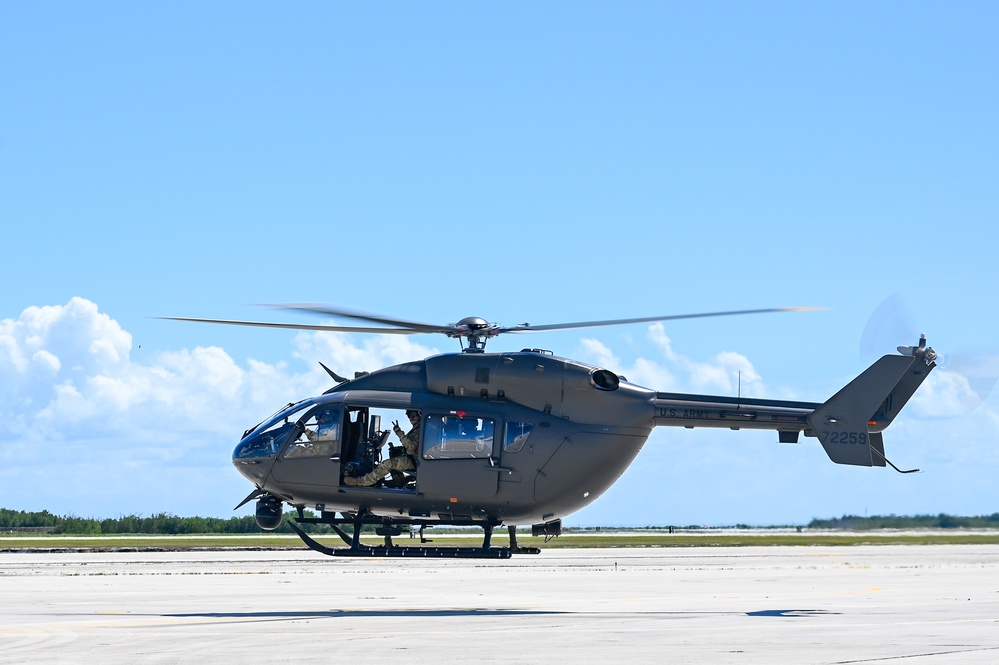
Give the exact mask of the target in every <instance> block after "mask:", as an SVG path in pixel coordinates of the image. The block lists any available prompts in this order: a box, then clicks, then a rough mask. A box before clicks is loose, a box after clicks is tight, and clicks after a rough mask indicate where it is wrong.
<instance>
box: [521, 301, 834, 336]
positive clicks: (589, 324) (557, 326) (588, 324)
mask: <svg viewBox="0 0 999 665" xmlns="http://www.w3.org/2000/svg"><path fill="white" fill-rule="evenodd" d="M815 309H822V308H821V307H771V308H768V309H742V310H736V311H732V312H706V313H704V314H670V315H668V316H646V317H642V318H639V319H610V320H607V321H578V322H576V323H551V324H548V325H541V326H532V325H530V324H521V325H519V326H511V327H510V328H506V329H504V330H503V332H537V331H542V330H567V329H570V328H595V327H597V326H619V325H624V324H628V323H652V322H653V321H673V320H675V319H701V318H706V317H709V316H737V315H741V314H764V313H767V312H802V311H808V310H815Z"/></svg>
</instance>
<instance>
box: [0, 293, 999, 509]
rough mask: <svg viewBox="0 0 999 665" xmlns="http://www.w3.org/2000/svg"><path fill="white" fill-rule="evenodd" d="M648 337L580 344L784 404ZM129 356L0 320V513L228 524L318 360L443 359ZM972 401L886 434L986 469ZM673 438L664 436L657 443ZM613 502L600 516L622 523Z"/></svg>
mask: <svg viewBox="0 0 999 665" xmlns="http://www.w3.org/2000/svg"><path fill="white" fill-rule="evenodd" d="M647 330H648V339H649V340H650V342H651V346H650V347H647V349H648V351H649V352H648V353H646V354H645V355H644V356H640V357H635V358H631V359H622V358H620V357H618V356H617V355H616V354H615V352H614V350H612V349H611V348H609V347H608V346H606V345H605V344H603V343H602V342H600V341H598V340H596V339H592V338H585V339H582V340H581V341H580V346H579V348H578V349H577V352H576V354H575V355H576V357H578V358H579V359H580V360H582V361H584V362H588V363H592V364H595V365H599V366H603V367H607V368H609V369H612V370H614V371H616V372H619V373H621V374H623V375H625V376H626V377H627V378H628V379H629V380H630V381H632V382H635V383H638V384H640V385H644V386H648V387H651V388H654V389H657V390H662V391H684V392H695V393H718V394H728V395H731V394H735V393H736V391H739V390H741V392H742V394H743V395H746V396H770V397H773V396H775V395H781V394H784V393H786V392H787V391H786V390H784V389H782V388H781V387H779V386H777V387H768V386H767V385H765V384H764V382H763V379H762V377H761V376H760V374H759V373H758V372H757V370H756V369H755V368H754V366H753V364H752V362H751V361H750V360H749V359H748V358H747V357H746V356H744V355H742V354H740V353H737V352H735V351H723V352H720V353H718V354H715V355H714V356H713V357H710V358H707V359H702V360H698V359H692V358H689V357H686V356H685V355H683V354H682V353H680V352H678V351H677V350H676V349H674V348H673V345H672V342H671V340H670V339H669V337H667V336H666V334H665V332H664V328H663V326H662V324H658V323H657V324H653V325H651V326H649V328H648V329H647ZM131 352H132V336H131V335H130V334H129V333H128V332H127V331H126V330H123V329H122V327H121V326H120V325H119V324H118V323H117V322H116V321H115V320H114V319H112V318H111V317H110V316H109V315H108V314H106V313H103V312H101V311H100V310H99V308H98V306H97V305H96V304H95V303H93V302H91V301H89V300H86V299H84V298H79V297H77V298H73V299H72V300H70V301H69V302H68V303H67V304H65V305H58V306H44V307H29V308H28V309H26V310H24V311H23V312H22V313H21V315H20V316H19V317H17V318H16V319H5V320H3V321H0V375H2V377H3V382H2V384H0V416H2V418H0V463H2V467H0V483H2V486H3V488H4V489H3V497H2V500H0V505H2V506H4V507H8V508H18V509H26V510H41V509H49V510H53V511H55V512H60V513H72V514H78V515H83V516H95V517H104V516H113V515H118V514H127V513H134V512H138V513H143V514H149V513H153V512H160V511H166V512H174V513H177V514H191V515H193V514H203V515H224V514H226V511H227V510H228V509H229V508H230V507H231V506H232V505H235V503H236V502H237V501H238V500H239V499H240V498H242V496H243V495H245V494H246V493H247V492H248V491H249V490H250V489H252V488H250V487H249V486H248V485H247V483H246V482H245V481H244V480H243V479H242V478H241V477H239V475H238V474H237V473H236V472H235V470H234V469H232V467H231V465H230V463H229V453H230V451H231V449H232V447H233V446H234V445H235V444H236V441H237V438H238V436H239V434H240V433H241V432H243V430H244V429H246V428H247V427H249V426H251V425H252V424H254V423H256V422H259V421H260V420H261V419H263V418H264V417H265V416H266V415H267V414H269V413H272V412H273V411H275V410H276V409H277V408H278V407H280V406H281V405H283V404H286V403H288V402H290V401H293V400H297V399H301V398H303V397H306V396H309V395H314V394H318V393H320V392H322V391H324V390H326V389H327V388H329V387H330V385H331V380H330V378H329V377H328V376H327V375H326V374H325V372H323V370H322V369H321V368H319V366H318V364H317V363H316V362H315V361H316V360H323V362H326V363H327V364H328V365H330V366H331V367H334V368H358V367H363V368H376V367H383V366H387V365H392V364H397V363H401V362H406V361H410V360H415V359H419V358H423V357H426V356H428V355H432V354H435V353H439V351H438V350H437V349H434V348H431V347H425V346H421V345H419V344H416V343H414V342H413V341H412V339H411V338H406V337H399V336H388V335H386V336H371V337H366V338H357V337H354V336H351V335H344V334H333V333H312V332H303V333H300V334H298V335H296V336H295V337H294V338H293V342H292V346H291V348H290V349H289V354H288V356H289V359H288V360H287V361H281V362H278V363H273V364H271V363H265V362H261V361H257V360H253V359H249V360H247V361H246V362H245V363H244V364H243V365H240V364H239V363H237V362H235V361H234V360H233V358H232V357H231V356H230V355H229V354H228V353H226V351H225V350H224V349H222V348H219V347H215V346H209V347H196V348H193V349H169V350H161V351H158V352H154V353H153V354H152V355H151V356H148V359H144V360H143V361H142V362H137V361H135V360H133V359H132V358H131ZM143 357H144V358H147V356H143ZM967 391H968V387H967V382H966V381H963V380H962V377H961V376H960V375H956V374H954V373H948V372H947V371H939V370H938V371H937V372H934V374H933V375H931V377H930V379H929V380H928V381H927V383H926V384H925V385H924V386H923V387H922V389H921V390H920V391H919V392H918V393H917V394H916V397H915V398H914V399H913V403H912V404H911V405H910V407H909V408H908V409H907V411H906V414H907V415H908V416H912V417H911V418H908V419H907V421H906V422H900V423H899V424H898V425H897V426H896V427H895V428H893V431H892V432H890V434H891V435H892V437H895V436H898V435H904V436H905V437H906V440H909V441H913V442H915V450H918V449H919V446H920V445H922V444H920V443H919V442H920V441H923V442H925V449H926V451H927V452H926V453H925V455H924V457H925V456H927V455H928V456H931V457H937V458H938V459H937V461H939V463H940V464H944V465H945V464H954V463H957V462H958V461H959V460H964V461H965V462H966V463H967V462H971V463H974V461H975V460H978V464H979V465H980V464H981V454H982V452H981V451H982V450H983V447H984V444H983V443H980V442H983V441H987V440H994V438H995V434H996V432H997V431H999V417H997V416H996V414H995V413H994V412H993V411H991V410H989V409H986V408H980V409H979V410H978V411H976V413H975V414H974V417H973V418H972V417H969V418H965V419H963V420H960V421H940V422H939V423H936V424H934V421H933V419H934V418H936V419H939V418H940V417H942V416H948V415H953V414H954V413H956V412H959V411H961V409H962V408H963V407H962V404H965V403H966V399H967V395H966V393H967ZM949 422H958V423H959V424H960V430H959V431H960V432H961V433H963V435H962V436H960V439H961V440H960V441H959V442H957V443H958V445H959V448H958V447H957V446H955V450H960V456H959V457H955V455H954V454H952V453H948V454H943V452H942V450H941V448H940V447H939V446H935V445H934V444H935V443H938V442H939V441H940V440H941V438H946V437H949V436H956V435H955V433H954V426H953V425H948V424H947V423H949ZM941 423H943V424H941ZM662 436H665V435H660V432H659V431H658V430H657V433H656V435H654V437H653V444H650V445H654V442H655V440H656V439H657V438H662ZM735 436H737V437H738V436H746V434H745V433H739V434H736V435H735ZM891 440H892V439H891V438H889V442H891ZM726 441H727V439H726ZM771 448H773V446H771V445H770V444H769V443H768V444H767V448H766V449H765V451H764V452H761V450H764V449H762V448H761V449H756V448H753V447H752V446H750V447H748V448H744V447H741V446H740V445H738V444H736V445H732V446H731V447H729V448H726V449H725V451H724V452H723V453H719V452H717V451H716V452H712V451H711V450H710V449H709V448H702V449H700V450H697V451H696V452H695V451H685V452H684V454H685V455H688V454H689V455H693V456H692V457H690V458H689V459H688V458H682V459H678V458H676V457H673V456H666V457H662V451H659V452H657V453H656V456H655V457H653V458H646V457H645V453H643V458H645V459H653V460H654V464H657V465H658V464H661V465H665V466H664V467H662V468H672V467H673V466H675V465H676V464H677V463H678V462H682V463H683V464H686V465H694V466H695V467H696V465H697V464H698V463H700V462H701V461H703V460H706V459H712V460H713V463H715V464H721V465H724V464H727V463H728V462H730V461H731V460H739V459H743V457H745V458H746V459H747V460H749V459H752V461H751V462H750V463H753V464H759V460H757V459H756V457H757V456H759V455H761V454H763V455H768V454H771V453H770V452H769V451H770V449H771ZM912 449H913V446H912V444H910V445H909V447H908V450H912ZM894 450H896V451H897V450H898V449H897V448H896V449H894ZM891 451H892V448H889V452H891ZM643 458H640V459H639V464H642V459H643ZM645 472H647V469H642V470H640V471H638V472H636V473H645ZM631 473H632V472H631V471H629V474H631ZM627 477H628V476H627V474H626V478H627ZM643 486H644V481H643ZM625 491H627V490H625ZM636 491H637V490H636ZM690 491H691V490H689V489H688V494H689V492H690ZM613 492H614V491H613V490H612V494H610V495H609V496H612V495H613ZM612 501H613V499H610V500H604V503H601V502H600V501H598V502H597V504H595V505H605V506H606V510H607V511H608V513H613V512H614V511H615V510H616V507H615V506H614V505H613V503H612ZM627 501H628V502H634V501H635V497H631V496H630V495H629V496H628V497H627ZM648 509H649V510H652V511H654V510H656V508H655V507H654V506H651V507H649V508H648ZM719 510H724V508H719ZM594 515H601V513H594ZM595 519H599V520H604V519H605V518H604V517H602V516H601V517H598V518H595ZM640 521H641V520H640ZM605 523H606V522H605Z"/></svg>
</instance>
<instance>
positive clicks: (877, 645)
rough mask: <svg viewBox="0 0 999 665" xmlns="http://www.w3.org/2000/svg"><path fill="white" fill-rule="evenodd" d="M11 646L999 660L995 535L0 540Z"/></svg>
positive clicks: (102, 658) (369, 655)
mask: <svg viewBox="0 0 999 665" xmlns="http://www.w3.org/2000/svg"><path fill="white" fill-rule="evenodd" d="M0 621H2V623H0V663H111V664H116V663H122V664H124V663H129V664H133V663H230V662H242V663H246V662H260V663H296V664H301V663H306V662H331V661H335V662H337V663H406V664H410V663H435V664H437V663H466V662H467V663H473V662H474V663H483V662H485V663H491V662H502V663H553V662H563V663H566V664H567V665H568V664H569V663H573V664H575V663H602V664H605V665H606V664H607V663H618V662H625V661H628V662H635V663H653V662H654V663H740V664H745V663H781V662H783V663H788V664H791V663H823V664H833V663H882V662H891V663H893V664H895V663H905V664H907V665H908V664H915V663H940V664H943V663H947V664H948V665H950V664H952V663H994V662H999V546H994V545H984V546H978V545H964V546H961V545H926V546H897V545H882V546H857V547H841V548H836V547H747V548H683V549H596V550H586V549H576V550H554V549H551V550H546V551H544V552H542V553H541V554H540V555H535V556H519V557H514V558H513V559H511V560H509V561H474V560H471V561H468V560H466V561H456V560H429V559H419V560H416V559H392V560H373V559H339V558H338V559H330V558H326V557H322V556H321V555H318V554H316V553H314V552H311V551H308V550H302V551H293V552H286V551H224V552H214V551H213V552H207V551H206V552H179V553H178V552H152V553H150V552H121V553H47V554H20V553H0Z"/></svg>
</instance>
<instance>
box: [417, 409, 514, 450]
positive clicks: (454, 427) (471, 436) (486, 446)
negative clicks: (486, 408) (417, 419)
mask: <svg viewBox="0 0 999 665" xmlns="http://www.w3.org/2000/svg"><path fill="white" fill-rule="evenodd" d="M495 427H496V425H495V423H494V421H493V420H492V419H491V418H476V417H475V416H467V415H464V414H462V413H457V414H450V415H446V416H436V415H431V416H428V417H427V420H426V424H425V428H426V430H425V433H424V435H423V459H477V458H486V457H490V456H492V454H493V432H494V430H495Z"/></svg>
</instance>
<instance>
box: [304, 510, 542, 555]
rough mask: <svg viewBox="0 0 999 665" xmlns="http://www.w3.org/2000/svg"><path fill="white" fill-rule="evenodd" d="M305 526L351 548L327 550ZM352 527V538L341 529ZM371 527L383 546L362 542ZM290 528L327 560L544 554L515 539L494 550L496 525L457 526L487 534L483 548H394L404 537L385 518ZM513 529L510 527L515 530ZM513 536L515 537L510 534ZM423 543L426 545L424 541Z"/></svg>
mask: <svg viewBox="0 0 999 665" xmlns="http://www.w3.org/2000/svg"><path fill="white" fill-rule="evenodd" d="M296 522H297V523H304V524H328V525H329V526H330V527H331V528H332V529H333V531H334V532H335V533H336V534H337V535H338V536H340V538H341V540H343V541H344V542H345V543H346V544H347V545H348V547H328V546H326V545H323V544H322V543H320V542H318V541H317V540H315V539H314V538H312V537H311V536H309V534H307V533H305V531H303V530H302V528H301V527H299V526H298V524H297V523H296ZM341 524H343V525H346V524H349V525H351V526H353V535H348V534H347V533H346V532H345V531H344V530H343V529H341V528H340V525H341ZM368 524H376V525H379V526H380V528H379V529H377V530H376V533H378V534H379V535H382V536H384V538H385V544H384V545H377V546H372V545H365V544H364V543H362V542H361V538H360V534H361V528H362V527H363V526H365V525H368ZM402 524H412V525H419V526H421V527H423V526H426V523H425V522H418V521H408V520H407V521H403V522H402ZM288 525H289V526H290V527H291V528H292V529H293V530H294V531H295V533H297V534H298V536H299V538H301V539H302V542H304V543H305V544H306V545H307V546H308V547H309V549H311V550H314V551H316V552H319V553H321V554H325V555H327V556H346V557H375V558H381V557H410V558H412V557H424V558H450V559H509V558H510V557H511V556H512V555H513V554H514V553H515V552H516V553H518V554H539V553H540V552H541V550H540V549H539V548H537V547H518V546H517V545H516V540H515V538H516V537H515V535H514V536H513V540H512V541H511V547H491V546H490V544H489V542H490V539H491V537H492V530H493V527H494V526H496V524H494V523H491V522H486V523H483V522H469V523H465V522H461V523H456V524H454V526H480V527H482V528H483V529H484V530H485V536H484V538H483V544H482V546H480V547H427V546H424V545H413V546H407V547H400V546H396V545H393V543H392V536H397V535H400V534H401V526H400V523H399V522H397V521H395V520H385V519H383V518H375V517H370V516H368V517H366V516H364V515H358V516H355V517H344V518H337V517H333V516H330V515H328V514H325V513H324V514H323V516H322V517H304V516H303V517H299V518H297V519H296V520H294V521H289V522H288ZM512 528H513V527H511V529H512ZM511 533H513V532H512V531H511ZM420 540H421V542H426V541H425V540H424V539H423V537H422V531H421V538H420Z"/></svg>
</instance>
